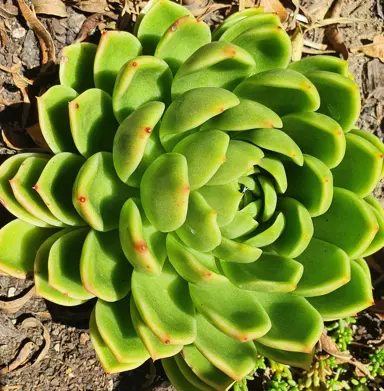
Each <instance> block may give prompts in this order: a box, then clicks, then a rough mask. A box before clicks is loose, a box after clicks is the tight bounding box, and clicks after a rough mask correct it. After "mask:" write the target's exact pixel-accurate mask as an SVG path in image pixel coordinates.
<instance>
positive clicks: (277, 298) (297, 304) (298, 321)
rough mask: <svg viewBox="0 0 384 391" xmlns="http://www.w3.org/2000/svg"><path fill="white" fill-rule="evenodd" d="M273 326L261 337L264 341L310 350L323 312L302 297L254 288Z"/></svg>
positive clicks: (263, 342) (265, 342) (315, 339)
mask: <svg viewBox="0 0 384 391" xmlns="http://www.w3.org/2000/svg"><path fill="white" fill-rule="evenodd" d="M254 295H255V297H256V298H257V300H258V301H259V302H260V304H261V305H262V306H263V307H264V309H265V311H266V312H267V314H268V316H269V319H270V320H271V323H272V327H271V329H270V331H268V333H267V334H265V335H264V336H262V337H261V338H259V339H258V342H260V343H262V344H263V345H266V346H270V347H271V348H275V349H282V350H288V351H291V352H302V353H311V352H312V350H313V348H314V346H315V344H316V343H317V341H318V340H319V339H320V336H321V334H322V332H323V328H324V324H323V320H322V319H321V316H320V314H319V313H318V312H317V311H316V310H315V309H314V308H313V307H312V306H311V305H310V304H309V303H308V301H307V300H306V299H304V298H303V297H298V296H295V295H291V294H286V293H275V294H273V295H271V294H269V293H262V292H255V293H254Z"/></svg>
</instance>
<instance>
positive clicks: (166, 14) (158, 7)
mask: <svg viewBox="0 0 384 391" xmlns="http://www.w3.org/2000/svg"><path fill="white" fill-rule="evenodd" d="M186 15H190V16H192V14H191V12H190V11H189V10H187V9H186V8H185V7H183V6H181V5H179V4H177V3H172V2H171V1H166V0H155V1H153V2H152V3H150V4H148V6H147V8H146V9H145V10H143V14H141V15H140V16H139V19H138V21H137V22H136V25H135V34H136V35H137V38H139V40H140V41H141V44H142V45H143V50H144V53H145V54H153V53H154V52H155V49H156V46H157V45H158V44H159V42H160V40H161V37H162V36H163V35H164V34H165V33H166V31H167V29H168V28H170V26H171V24H173V23H174V22H176V20H177V19H179V18H181V17H183V16H186Z"/></svg>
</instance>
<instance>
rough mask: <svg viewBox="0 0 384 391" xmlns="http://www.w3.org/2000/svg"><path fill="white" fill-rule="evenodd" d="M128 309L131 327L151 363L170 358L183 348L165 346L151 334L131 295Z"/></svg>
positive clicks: (181, 346)
mask: <svg viewBox="0 0 384 391" xmlns="http://www.w3.org/2000/svg"><path fill="white" fill-rule="evenodd" d="M130 309H131V319H132V323H133V327H134V328H135V330H136V333H137V334H138V335H139V337H140V339H141V341H142V343H143V344H144V346H145V348H146V349H147V351H148V353H149V354H150V356H151V358H152V360H153V361H156V360H158V359H160V358H166V357H172V356H174V355H176V354H177V353H179V352H180V350H181V349H182V348H183V345H166V344H165V343H162V342H161V341H160V340H159V339H158V338H157V337H156V336H155V334H153V332H152V331H151V329H150V328H149V327H148V326H147V325H146V324H145V323H144V321H143V319H142V318H141V316H140V314H139V311H138V310H137V307H136V304H135V301H134V299H133V296H132V295H131V301H130Z"/></svg>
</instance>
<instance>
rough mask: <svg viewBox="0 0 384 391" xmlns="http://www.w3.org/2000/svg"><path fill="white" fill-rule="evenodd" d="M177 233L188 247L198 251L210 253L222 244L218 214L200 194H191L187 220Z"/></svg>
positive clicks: (194, 192) (195, 192)
mask: <svg viewBox="0 0 384 391" xmlns="http://www.w3.org/2000/svg"><path fill="white" fill-rule="evenodd" d="M176 233H177V235H178V236H179V238H180V239H181V240H182V241H183V242H184V243H185V244H186V245H187V246H188V247H192V248H193V249H195V250H198V251H203V252H208V251H211V250H213V249H214V248H215V247H217V246H218V245H219V244H220V242H221V232H220V228H219V226H218V224H217V213H216V211H215V210H214V209H212V208H211V207H210V205H209V204H208V202H207V201H206V200H205V198H204V197H203V196H202V195H201V194H200V193H199V192H197V191H193V192H192V193H191V194H190V197H189V201H188V213H187V218H186V220H185V223H184V224H183V225H182V226H181V227H180V228H179V229H177V230H176Z"/></svg>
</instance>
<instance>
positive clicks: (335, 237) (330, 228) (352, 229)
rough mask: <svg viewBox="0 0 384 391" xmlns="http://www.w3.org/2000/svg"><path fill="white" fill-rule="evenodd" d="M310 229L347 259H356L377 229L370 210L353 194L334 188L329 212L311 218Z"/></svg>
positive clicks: (367, 245) (316, 236)
mask: <svg viewBox="0 0 384 391" xmlns="http://www.w3.org/2000/svg"><path fill="white" fill-rule="evenodd" d="M313 225H314V228H315V232H314V235H313V236H314V237H315V238H317V239H322V240H324V241H326V242H329V243H332V244H334V245H335V246H337V247H340V248H341V249H342V250H344V251H345V252H346V253H347V254H348V256H349V257H350V258H359V257H360V255H361V254H363V253H364V252H365V251H366V249H367V248H368V247H369V245H370V244H371V242H372V240H373V239H374V237H375V235H376V233H377V231H378V229H379V226H378V224H377V220H376V218H375V215H374V213H373V211H372V210H371V208H369V206H368V205H367V204H366V203H365V202H364V201H363V200H362V199H361V198H360V197H358V196H357V195H356V194H354V193H352V192H351V191H349V190H345V189H341V188H338V187H335V188H334V194H333V200H332V204H331V206H330V208H329V209H328V211H327V212H326V213H324V214H323V215H321V216H318V217H316V218H314V219H313Z"/></svg>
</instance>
